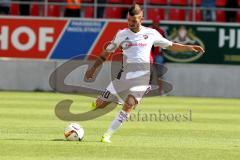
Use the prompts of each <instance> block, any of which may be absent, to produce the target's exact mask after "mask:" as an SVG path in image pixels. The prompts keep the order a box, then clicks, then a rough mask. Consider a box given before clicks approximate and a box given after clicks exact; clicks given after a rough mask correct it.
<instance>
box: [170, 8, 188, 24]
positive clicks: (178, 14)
mask: <svg viewBox="0 0 240 160" xmlns="http://www.w3.org/2000/svg"><path fill="white" fill-rule="evenodd" d="M168 16H169V17H168V18H169V20H175V21H185V20H186V11H185V10H184V9H174V8H172V9H170V10H169V14H168Z"/></svg>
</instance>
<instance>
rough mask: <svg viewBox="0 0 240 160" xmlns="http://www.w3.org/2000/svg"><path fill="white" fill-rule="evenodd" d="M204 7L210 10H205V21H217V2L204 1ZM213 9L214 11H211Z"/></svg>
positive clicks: (213, 0)
mask: <svg viewBox="0 0 240 160" xmlns="http://www.w3.org/2000/svg"><path fill="white" fill-rule="evenodd" d="M201 5H202V7H207V8H209V9H204V10H203V20H204V21H215V19H216V16H215V10H214V9H215V7H216V5H215V0H202V3H201ZM211 8H213V9H211Z"/></svg>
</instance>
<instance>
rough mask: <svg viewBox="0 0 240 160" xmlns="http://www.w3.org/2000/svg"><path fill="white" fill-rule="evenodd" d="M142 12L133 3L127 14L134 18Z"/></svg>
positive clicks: (138, 6)
mask: <svg viewBox="0 0 240 160" xmlns="http://www.w3.org/2000/svg"><path fill="white" fill-rule="evenodd" d="M141 12H142V8H141V6H140V5H138V4H136V3H134V4H133V5H132V6H131V7H130V8H129V9H128V14H129V15H130V16H135V15H138V14H140V13H141Z"/></svg>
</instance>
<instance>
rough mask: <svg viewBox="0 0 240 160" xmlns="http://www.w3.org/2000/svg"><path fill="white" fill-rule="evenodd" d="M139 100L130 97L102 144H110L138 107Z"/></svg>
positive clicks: (103, 138)
mask: <svg viewBox="0 0 240 160" xmlns="http://www.w3.org/2000/svg"><path fill="white" fill-rule="evenodd" d="M137 103H138V102H137V100H136V98H135V97H134V96H132V95H128V96H127V98H126V100H125V102H124V105H123V109H122V110H121V111H120V113H119V114H118V115H117V116H116V118H115V119H114V120H113V121H112V123H111V124H110V126H109V128H108V130H107V132H106V133H105V134H104V135H103V137H102V140H101V141H102V142H106V143H110V142H111V141H110V138H111V136H112V134H113V133H114V132H116V130H117V129H118V128H119V127H120V126H121V125H122V124H123V122H125V121H126V120H127V119H128V117H129V116H130V114H131V112H132V110H133V109H134V108H135V107H136V105H137Z"/></svg>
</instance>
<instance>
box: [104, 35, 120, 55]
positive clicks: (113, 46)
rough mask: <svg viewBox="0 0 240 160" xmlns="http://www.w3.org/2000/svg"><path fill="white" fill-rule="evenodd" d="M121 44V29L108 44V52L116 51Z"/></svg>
mask: <svg viewBox="0 0 240 160" xmlns="http://www.w3.org/2000/svg"><path fill="white" fill-rule="evenodd" d="M119 45H120V31H118V32H117V34H116V35H115V36H114V38H113V40H112V41H111V42H110V43H109V44H108V45H107V47H106V50H107V51H108V52H114V51H115V50H116V49H117V48H118V47H119Z"/></svg>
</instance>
